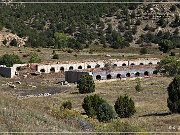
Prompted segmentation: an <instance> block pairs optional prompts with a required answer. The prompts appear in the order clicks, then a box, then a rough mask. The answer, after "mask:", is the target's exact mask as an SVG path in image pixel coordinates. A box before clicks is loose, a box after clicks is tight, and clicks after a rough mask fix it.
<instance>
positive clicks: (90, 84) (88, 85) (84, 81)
mask: <svg viewBox="0 0 180 135" xmlns="http://www.w3.org/2000/svg"><path fill="white" fill-rule="evenodd" d="M77 87H78V89H79V93H81V94H85V93H92V92H94V91H95V83H94V80H93V78H92V76H91V75H81V77H80V80H79V82H78V85H77Z"/></svg>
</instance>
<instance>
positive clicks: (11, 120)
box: [0, 77, 180, 132]
mask: <svg viewBox="0 0 180 135" xmlns="http://www.w3.org/2000/svg"><path fill="white" fill-rule="evenodd" d="M1 79H2V78H1ZM171 80H172V78H167V77H160V78H144V79H142V80H141V85H142V87H143V91H142V92H137V91H136V90H135V85H136V82H135V80H123V81H120V80H118V81H112V82H110V81H109V82H102V83H100V82H96V92H95V93H97V94H99V95H100V96H102V97H103V98H104V99H106V100H107V101H108V102H109V103H110V104H111V105H114V103H115V100H116V99H117V97H118V96H119V95H124V94H127V95H129V96H130V97H132V99H133V100H134V101H135V106H136V111H137V112H136V113H135V115H134V116H133V117H131V118H123V119H117V120H113V121H111V122H110V123H105V124H103V123H99V122H98V121H97V120H96V119H90V121H91V123H93V122H94V123H96V126H97V125H101V126H106V127H107V125H109V126H110V125H111V124H114V123H116V125H117V122H118V123H127V124H128V125H132V126H134V127H138V128H140V129H143V131H149V132H150V131H157V132H162V131H164V132H166V131H167V132H169V131H171V130H169V126H176V127H177V126H179V125H178V123H179V122H180V117H179V115H178V114H169V110H168V108H167V102H166V100H167V90H166V89H167V86H168V85H169V83H170V82H171ZM5 81H10V80H9V79H6V80H4V82H3V81H1V85H2V83H5ZM11 81H12V80H11ZM22 84H23V83H22ZM31 84H32V82H31ZM34 85H37V84H34ZM56 86H57V87H59V88H62V86H60V85H59V86H58V85H56ZM29 91H31V90H29ZM32 91H33V90H32ZM16 92H18V89H15V90H12V89H10V88H6V89H4V88H3V89H1V92H0V97H1V98H0V107H1V112H0V125H1V126H0V131H11V129H12V131H60V132H61V131H81V130H82V129H81V128H80V126H79V124H78V122H77V120H76V119H75V120H74V119H73V118H70V119H69V118H68V120H67V119H64V117H63V118H61V119H60V120H59V119H56V118H55V117H52V115H49V113H48V109H47V108H55V109H58V108H60V106H61V104H62V102H64V101H67V100H70V101H71V102H72V104H73V110H76V111H77V112H79V113H78V114H79V115H80V117H83V118H85V115H81V113H83V112H84V111H83V109H82V107H81V104H82V101H83V98H84V97H85V96H87V94H85V95H82V94H79V93H78V90H77V89H76V86H75V85H71V86H67V89H66V90H65V91H62V93H59V94H55V95H52V96H48V97H31V98H24V99H18V98H17V97H16V96H12V95H14V94H15V93H16ZM93 94H94V93H93ZM66 115H68V113H67V114H66ZM75 116H76V115H75ZM76 117H77V116H76ZM27 121H28V123H27ZM9 126H10V128H8V127H9ZM111 126H112V125H111ZM94 130H95V131H96V130H97V129H96V128H95V129H94ZM102 130H103V131H119V130H120V131H121V130H122V129H117V127H116V128H115V127H114V129H113V128H111V129H102V127H101V130H100V131H102ZM172 131H178V130H177V128H176V130H172Z"/></svg>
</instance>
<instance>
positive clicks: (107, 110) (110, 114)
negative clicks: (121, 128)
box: [97, 102, 116, 122]
mask: <svg viewBox="0 0 180 135" xmlns="http://www.w3.org/2000/svg"><path fill="white" fill-rule="evenodd" d="M115 115H116V113H115V111H114V110H113V107H112V106H111V105H109V104H108V103H106V102H105V103H102V104H101V105H100V106H99V108H98V111H97V119H98V120H99V121H100V122H107V121H110V120H111V119H113V118H115Z"/></svg>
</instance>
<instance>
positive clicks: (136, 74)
mask: <svg viewBox="0 0 180 135" xmlns="http://www.w3.org/2000/svg"><path fill="white" fill-rule="evenodd" d="M157 73H158V72H157V70H154V71H153V74H154V75H155V74H157ZM138 76H140V72H136V73H135V77H138ZM144 76H149V72H148V71H145V72H144ZM121 77H122V76H121V74H117V75H116V78H117V79H121ZM126 77H131V74H130V73H127V74H126ZM106 79H107V80H109V79H112V75H111V74H108V75H107V76H106ZM96 80H101V75H97V76H96Z"/></svg>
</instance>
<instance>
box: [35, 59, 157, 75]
mask: <svg viewBox="0 0 180 135" xmlns="http://www.w3.org/2000/svg"><path fill="white" fill-rule="evenodd" d="M106 62H107V61H97V62H83V63H82V62H79V63H78V62H77V63H68V64H49V65H38V66H37V71H38V72H44V73H51V72H61V71H62V72H63V71H69V70H78V69H88V68H103V67H104V65H105V63H106ZM111 62H112V63H113V64H114V66H117V67H121V66H132V65H156V64H158V62H160V59H155V58H154V59H153V58H151V59H137V60H111Z"/></svg>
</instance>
